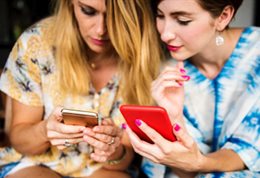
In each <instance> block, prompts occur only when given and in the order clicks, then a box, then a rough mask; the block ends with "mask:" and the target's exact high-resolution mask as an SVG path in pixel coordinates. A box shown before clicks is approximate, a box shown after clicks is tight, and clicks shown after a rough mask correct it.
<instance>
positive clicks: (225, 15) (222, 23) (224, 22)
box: [217, 6, 234, 31]
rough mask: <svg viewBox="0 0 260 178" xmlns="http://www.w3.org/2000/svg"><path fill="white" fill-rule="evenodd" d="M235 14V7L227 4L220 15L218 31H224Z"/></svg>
mask: <svg viewBox="0 0 260 178" xmlns="http://www.w3.org/2000/svg"><path fill="white" fill-rule="evenodd" d="M233 16H234V7H232V6H226V7H225V8H224V9H223V11H222V13H221V14H220V16H219V17H218V20H217V21H218V23H217V31H223V30H224V29H225V28H226V27H227V26H228V25H229V23H230V22H231V20H232V19H233Z"/></svg>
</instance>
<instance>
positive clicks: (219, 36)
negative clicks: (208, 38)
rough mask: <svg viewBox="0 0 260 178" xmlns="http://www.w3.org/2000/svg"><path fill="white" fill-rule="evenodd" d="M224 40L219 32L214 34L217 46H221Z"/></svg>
mask: <svg viewBox="0 0 260 178" xmlns="http://www.w3.org/2000/svg"><path fill="white" fill-rule="evenodd" d="M224 42H225V39H224V38H223V36H221V35H220V33H219V34H218V35H217V36H216V45H217V46H221V45H223V44H224Z"/></svg>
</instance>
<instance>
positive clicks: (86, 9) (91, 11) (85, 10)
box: [80, 7, 96, 16]
mask: <svg viewBox="0 0 260 178" xmlns="http://www.w3.org/2000/svg"><path fill="white" fill-rule="evenodd" d="M80 9H81V12H83V14H85V15H88V16H93V15H95V13H96V11H95V10H93V9H88V8H84V7H80Z"/></svg>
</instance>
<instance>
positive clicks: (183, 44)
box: [126, 0, 260, 178]
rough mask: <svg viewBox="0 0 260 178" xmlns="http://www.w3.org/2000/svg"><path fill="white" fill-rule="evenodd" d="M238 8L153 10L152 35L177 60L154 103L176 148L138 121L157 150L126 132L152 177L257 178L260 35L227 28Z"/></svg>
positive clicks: (196, 0)
mask: <svg viewBox="0 0 260 178" xmlns="http://www.w3.org/2000/svg"><path fill="white" fill-rule="evenodd" d="M241 3H242V0H207V1H206V0H181V1H180V0H161V1H158V2H157V5H156V6H157V11H156V16H157V18H156V21H157V29H158V31H159V33H160V35H161V39H162V41H163V42H164V43H165V44H166V46H167V49H168V50H169V52H170V54H171V56H172V58H173V59H174V60H171V62H172V63H171V64H169V66H168V67H166V68H165V69H164V70H163V71H162V72H161V74H160V75H159V76H158V78H157V79H156V80H155V81H154V82H153V84H152V95H153V97H154V99H155V100H156V102H157V104H158V105H160V106H162V107H164V108H166V110H167V112H168V114H169V116H170V118H171V122H172V124H173V132H174V134H175V135H176V137H177V141H175V142H170V141H168V140H166V139H164V138H163V137H162V136H161V135H159V134H158V132H156V131H155V130H153V129H152V128H151V127H149V126H147V124H146V123H145V122H143V121H142V120H136V125H137V126H139V128H140V129H141V130H142V131H143V132H145V133H146V134H147V135H148V136H149V137H150V138H151V139H152V140H153V141H154V144H149V143H146V142H144V141H141V140H140V139H139V138H138V137H137V136H136V135H135V134H134V133H133V132H132V131H131V130H130V128H129V127H126V131H127V132H128V134H129V136H130V140H131V143H132V145H133V147H134V150H135V151H136V152H137V153H139V154H140V155H142V156H144V157H146V158H148V159H145V160H144V162H143V166H142V168H143V170H144V172H145V173H146V174H147V175H148V176H149V177H156V178H159V177H167V178H168V177H176V176H179V177H195V176H196V177H250V178H251V177H260V132H259V129H260V119H259V118H260V90H259V86H260V50H259V49H260V29H259V28H256V27H246V28H230V27H229V23H230V22H231V20H232V19H233V17H234V15H235V13H236V11H237V9H238V8H239V6H240V5H241ZM156 163H159V164H156ZM165 165H166V166H165Z"/></svg>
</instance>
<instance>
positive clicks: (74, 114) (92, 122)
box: [61, 108, 101, 127]
mask: <svg viewBox="0 0 260 178" xmlns="http://www.w3.org/2000/svg"><path fill="white" fill-rule="evenodd" d="M61 113H62V118H63V122H64V124H67V125H80V126H85V127H94V126H96V125H100V123H101V117H99V114H98V113H96V112H91V111H83V110H75V109H65V108H63V109H62V110H61Z"/></svg>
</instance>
